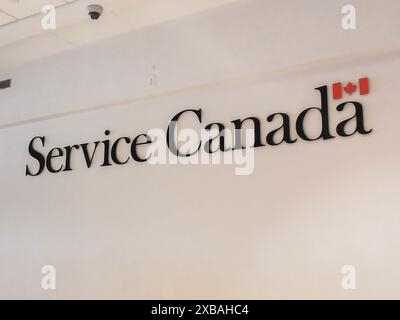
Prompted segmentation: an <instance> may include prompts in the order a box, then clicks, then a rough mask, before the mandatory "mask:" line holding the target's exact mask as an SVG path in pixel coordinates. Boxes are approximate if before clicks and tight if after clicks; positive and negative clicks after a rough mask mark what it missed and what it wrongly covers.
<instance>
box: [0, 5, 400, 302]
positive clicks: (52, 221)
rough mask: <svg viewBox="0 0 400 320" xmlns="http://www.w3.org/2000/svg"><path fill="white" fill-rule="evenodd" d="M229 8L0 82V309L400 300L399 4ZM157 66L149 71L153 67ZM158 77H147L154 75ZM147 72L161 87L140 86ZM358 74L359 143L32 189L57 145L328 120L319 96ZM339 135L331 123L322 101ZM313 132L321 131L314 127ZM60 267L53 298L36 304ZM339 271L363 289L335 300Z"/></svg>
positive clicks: (52, 177) (113, 173) (290, 148)
mask: <svg viewBox="0 0 400 320" xmlns="http://www.w3.org/2000/svg"><path fill="white" fill-rule="evenodd" d="M278 3H279V2H277V1H261V0H254V1H247V0H245V1H239V2H237V3H234V4H231V5H227V6H224V7H221V8H218V9H215V10H211V11H209V12H205V13H201V14H196V15H193V16H190V17H186V18H182V19H178V20H176V21H172V22H168V23H165V24H160V25H158V26H154V27H151V28H147V29H143V30H139V31H135V32H133V33H128V34H125V35H122V36H118V37H115V38H113V39H110V40H107V41H104V42H99V43H96V44H92V45H90V46H86V47H81V48H78V49H74V50H71V51H66V52H64V53H61V54H59V55H54V56H51V57H47V58H43V59H40V60H35V61H32V62H30V63H27V64H24V65H20V66H17V67H12V68H6V67H2V66H1V63H0V69H3V70H2V74H3V75H5V76H9V77H12V79H13V86H12V88H11V89H7V90H4V91H1V92H0V105H1V108H0V109H1V110H0V116H1V117H0V118H1V119H0V121H1V122H0V150H1V151H0V181H1V186H0V194H1V196H0V259H1V260H0V297H1V298H39V299H54V298H66V299H70V298H170V299H174V298H180V299H189V298H227V299H230V298H232V299H236V298H238V299H242V298H243V299H247V298H249V299H266V298H345V299H347V298H348V299H353V298H400V286H399V283H400V271H399V270H400V252H399V250H398V248H399V244H400V236H399V230H400V200H399V191H400V190H399V180H400V170H399V163H400V151H399V146H398V137H399V135H400V126H399V124H398V123H399V122H398V121H399V118H400V108H399V106H398V103H399V90H398V83H399V81H398V79H399V71H400V67H399V66H400V54H399V53H400V51H399V49H400V37H399V34H400V20H399V19H398V14H399V13H400V2H398V1H389V0H387V1H380V2H378V1H354V5H355V7H356V9H357V19H358V20H357V21H358V22H357V29H356V30H352V31H345V30H343V29H342V28H341V18H342V15H341V7H342V5H343V4H345V3H344V2H342V1H329V2H328V1H326V2H325V1H311V0H308V1H305V0H303V1H296V2H294V1H293V2H290V3H289V2H288V3H285V4H282V3H279V4H278ZM154 66H155V68H154ZM154 70H156V71H154ZM152 72H156V73H157V87H156V88H149V87H148V77H149V74H152ZM365 76H367V77H368V78H369V81H370V93H369V94H368V95H365V96H360V95H359V94H358V93H354V95H353V96H351V100H355V101H359V102H361V103H362V104H363V107H364V109H363V110H364V117H365V119H364V120H365V125H366V127H367V128H368V129H370V128H372V129H373V131H372V133H371V134H369V135H359V134H358V135H354V136H352V137H346V138H344V137H336V138H335V139H331V140H328V141H322V140H320V141H315V142H305V141H302V140H299V141H298V142H297V143H295V144H293V145H287V144H284V145H280V146H276V147H272V146H265V147H261V148H257V149H256V150H255V155H254V161H255V162H254V173H253V174H251V175H248V176H237V175H235V171H234V166H232V165H150V164H146V163H136V162H133V161H132V162H129V163H128V164H126V165H124V166H117V165H113V166H110V167H100V166H99V165H98V164H99V162H100V161H101V159H100V158H95V165H93V167H92V168H90V169H87V168H85V164H84V160H83V158H82V156H80V153H77V154H75V155H74V156H73V157H72V166H73V167H74V170H73V171H71V172H63V173H58V174H50V173H48V172H45V173H43V174H41V175H39V176H37V177H26V176H25V166H26V165H27V164H28V165H30V166H33V167H34V164H35V162H34V161H33V159H32V158H30V157H29V153H28V144H29V142H30V140H31V139H32V138H33V137H35V136H38V135H39V136H46V147H45V148H44V149H45V150H47V151H48V150H49V149H50V148H51V147H58V146H66V145H72V144H75V143H85V142H92V141H96V140H98V139H103V138H104V137H105V136H104V130H106V129H108V130H110V131H111V134H110V139H111V140H112V139H115V138H117V137H120V136H124V135H126V136H129V137H134V136H136V135H137V134H140V133H144V132H146V131H147V130H149V129H152V128H163V129H165V128H166V126H167V125H168V122H169V120H170V119H171V118H172V117H173V116H174V115H175V114H176V113H178V112H179V111H182V110H184V109H189V108H193V109H195V108H202V112H203V123H202V126H205V125H206V124H208V123H210V122H214V121H220V122H223V123H224V124H226V125H227V126H229V122H230V121H231V120H234V119H238V118H242V119H243V118H245V117H248V116H257V117H259V118H260V119H261V120H262V130H263V135H264V136H265V132H267V131H268V130H271V129H272V127H271V124H268V123H267V121H266V117H267V116H268V115H270V114H271V113H274V112H287V113H288V114H290V116H291V119H292V123H291V125H292V129H293V132H294V126H295V123H294V119H295V117H296V116H297V115H298V114H299V113H300V112H301V111H302V110H304V109H305V108H308V107H312V106H316V107H319V106H320V99H319V95H318V92H317V91H315V90H314V88H316V87H319V86H321V85H328V86H329V90H330V85H331V84H332V83H334V82H337V81H342V82H346V81H354V82H355V81H357V80H358V79H359V78H361V77H365ZM329 93H330V94H329V112H330V117H331V119H330V125H331V130H332V132H334V131H335V126H336V125H337V124H338V123H339V122H340V121H342V120H344V119H347V118H349V117H350V116H351V111H343V112H338V111H336V110H335V107H336V105H337V104H339V103H340V102H344V101H348V99H349V98H346V99H347V100H346V99H344V100H340V101H339V102H336V101H334V100H333V99H332V97H331V91H330V92H329ZM307 126H308V129H309V130H310V132H311V131H313V130H318V128H319V126H320V123H318V121H316V119H315V118H312V119H310V121H309V122H307ZM44 265H54V266H55V267H56V270H57V289H56V290H54V291H52V290H47V291H46V290H43V289H42V287H41V280H42V277H43V275H42V274H41V268H42V267H43V266H44ZM344 265H352V266H354V267H355V269H356V276H357V278H356V279H357V288H356V289H355V290H344V289H343V288H342V286H341V281H342V277H343V275H342V274H341V269H342V267H343V266H344Z"/></svg>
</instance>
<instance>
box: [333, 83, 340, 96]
mask: <svg viewBox="0 0 400 320" xmlns="http://www.w3.org/2000/svg"><path fill="white" fill-rule="evenodd" d="M332 94H333V99H334V100H337V99H342V84H341V83H340V82H336V83H334V84H333V85H332Z"/></svg>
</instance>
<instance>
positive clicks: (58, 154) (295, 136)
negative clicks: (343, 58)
mask: <svg viewBox="0 0 400 320" xmlns="http://www.w3.org/2000/svg"><path fill="white" fill-rule="evenodd" d="M315 90H317V91H318V94H319V98H320V101H319V104H318V105H316V106H314V107H309V108H306V109H304V110H303V111H301V112H300V113H299V114H297V115H295V116H293V115H290V114H289V113H285V112H279V113H273V114H270V115H268V116H267V117H266V118H265V120H266V122H267V125H266V127H267V132H262V130H261V127H262V126H261V124H262V122H261V121H265V120H261V119H260V118H258V117H255V116H249V117H247V118H244V119H235V120H232V121H230V122H229V126H227V125H226V124H224V123H223V122H213V123H208V124H206V125H204V123H203V111H202V109H201V108H190V109H185V110H183V111H180V112H178V113H177V114H176V115H175V116H174V117H173V118H172V119H171V121H170V122H169V124H168V126H167V128H166V130H165V131H164V130H161V129H151V130H149V131H148V132H146V133H141V134H139V135H136V136H135V137H133V138H132V137H126V136H124V137H115V138H112V135H111V131H110V130H108V129H107V130H105V131H104V136H105V137H103V138H102V139H99V140H97V141H94V142H84V143H79V144H71V145H68V146H64V147H55V146H51V147H49V146H47V145H46V137H45V136H37V137H34V138H33V139H31V141H30V142H29V145H28V153H29V156H30V163H29V164H27V165H26V169H25V175H26V176H38V175H40V174H41V173H43V172H44V171H48V172H50V173H53V174H55V173H60V172H68V171H72V170H74V169H75V168H74V166H73V163H75V162H73V161H72V159H74V160H75V161H78V159H79V161H80V162H81V163H82V164H83V166H84V167H87V168H91V167H93V166H101V167H108V166H112V165H125V164H127V163H129V162H131V161H135V162H148V163H151V164H157V163H174V164H176V163H178V162H179V159H181V160H182V161H183V160H185V163H199V162H196V161H193V159H195V160H198V159H197V158H196V154H201V157H200V163H203V162H202V161H206V162H208V163H209V160H210V159H209V158H207V155H209V156H212V157H213V158H212V159H215V155H216V154H220V155H221V154H229V153H230V154H235V155H242V154H243V151H247V152H248V153H247V155H249V154H250V155H252V153H251V151H252V150H254V148H261V147H265V146H279V145H281V144H284V143H286V144H293V143H296V142H297V141H299V139H301V140H304V141H309V142H311V141H316V140H330V139H334V138H336V137H350V136H353V135H355V134H360V135H368V134H370V133H371V132H372V129H371V128H367V127H366V125H365V122H364V107H363V105H362V104H361V103H360V102H358V101H356V98H357V96H362V95H367V94H369V91H370V89H369V79H368V78H366V77H364V78H360V79H359V80H358V81H349V82H336V83H334V84H332V85H331V86H327V85H324V86H321V87H318V88H315ZM330 90H331V98H332V101H333V102H334V103H335V104H336V106H335V107H334V108H331V107H330V106H329V92H330ZM344 110H346V111H347V112H346V114H351V116H348V117H347V118H346V119H344V120H341V121H340V122H338V123H335V124H333V123H330V122H331V118H332V117H331V114H332V113H333V112H338V113H341V112H342V111H344ZM316 114H317V116H318V119H319V121H320V126H319V129H318V130H319V133H318V134H316V135H315V134H314V135H311V134H310V133H308V132H307V128H306V127H307V118H308V117H310V116H311V115H312V116H314V117H315V116H316ZM188 116H190V117H191V121H193V124H194V125H196V126H198V125H201V126H202V128H203V129H202V130H201V134H200V136H199V135H198V134H196V133H197V131H192V132H190V131H187V130H186V131H185V132H183V130H178V125H179V123H180V120H181V119H182V118H183V117H188ZM292 121H294V122H293V127H292ZM245 124H246V125H249V126H250V127H251V129H245V130H244V126H245ZM331 128H334V129H331ZM181 131H182V132H181ZM244 131H245V132H244ZM182 135H183V137H182ZM144 149H145V151H144ZM238 151H239V152H238ZM121 154H124V156H121ZM224 159H226V157H224ZM245 159H247V158H245ZM234 160H235V159H233V161H234ZM230 161H231V162H230V163H232V158H230ZM218 163H220V162H218Z"/></svg>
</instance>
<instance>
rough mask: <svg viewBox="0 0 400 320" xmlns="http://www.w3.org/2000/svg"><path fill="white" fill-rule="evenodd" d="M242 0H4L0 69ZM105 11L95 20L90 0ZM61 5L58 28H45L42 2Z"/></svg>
mask: <svg viewBox="0 0 400 320" xmlns="http://www.w3.org/2000/svg"><path fill="white" fill-rule="evenodd" d="M236 1H239V0H0V69H5V68H7V67H8V66H11V65H15V64H20V63H24V62H26V61H29V60H32V59H37V58H41V57H44V56H46V55H51V54H55V53H57V52H60V51H63V50H67V49H69V48H73V47H76V46H80V45H84V44H88V43H91V42H94V41H99V40H102V39H105V38H107V37H112V36H115V35H117V34H120V33H124V32H129V31H131V30H135V29H140V28H144V27H146V26H150V25H154V24H159V23H162V22H165V21H169V20H174V19H178V18H181V17H184V16H187V15H190V14H194V13H197V12H201V11H205V10H210V9H213V8H216V7H219V6H222V5H225V4H228V3H232V2H236ZM93 3H96V4H101V5H103V7H104V13H103V15H102V17H101V18H100V19H99V20H96V21H93V20H90V19H89V17H88V14H87V6H88V5H89V4H93ZM49 4H51V5H54V6H55V7H56V29H55V30H51V31H49V30H44V29H43V28H42V18H43V17H42V13H41V10H42V7H43V6H44V5H49Z"/></svg>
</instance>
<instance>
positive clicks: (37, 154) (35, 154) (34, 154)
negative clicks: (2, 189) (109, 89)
mask: <svg viewBox="0 0 400 320" xmlns="http://www.w3.org/2000/svg"><path fill="white" fill-rule="evenodd" d="M36 139H40V141H42V145H43V147H44V142H45V137H34V138H33V139H32V140H31V142H30V143H29V148H28V150H29V154H30V155H31V156H32V157H33V158H35V159H36V160H37V161H38V162H39V170H38V172H37V173H36V174H32V173H31V171H30V170H29V167H28V165H26V169H25V176H38V175H39V174H41V173H42V171H43V169H44V166H45V158H44V156H43V155H42V154H41V153H40V152H38V151H36V150H35V148H34V147H33V142H34V141H35V140H36Z"/></svg>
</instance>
